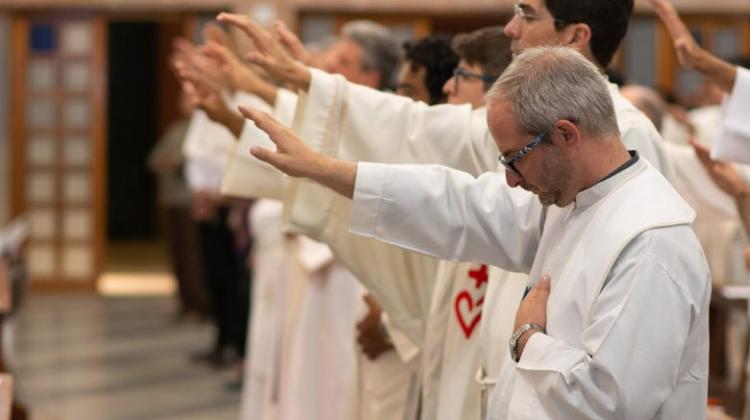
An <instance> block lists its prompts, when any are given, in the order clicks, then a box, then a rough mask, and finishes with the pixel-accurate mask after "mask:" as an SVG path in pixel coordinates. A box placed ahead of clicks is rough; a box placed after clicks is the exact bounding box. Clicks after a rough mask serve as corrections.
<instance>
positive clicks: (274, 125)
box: [239, 106, 322, 177]
mask: <svg viewBox="0 0 750 420" xmlns="http://www.w3.org/2000/svg"><path fill="white" fill-rule="evenodd" d="M239 110H240V113H241V114H242V115H243V116H245V118H248V119H251V120H252V121H253V122H254V123H255V125H257V126H258V128H260V129H261V130H263V131H265V132H266V133H267V134H268V136H269V137H270V138H271V141H273V142H274V144H276V151H275V152H274V151H271V150H268V149H264V148H262V147H253V148H252V149H251V150H250V153H252V155H253V156H255V157H256V158H258V159H260V160H262V161H264V162H268V163H270V164H271V165H273V166H275V167H276V168H278V169H279V170H281V171H282V172H284V173H285V174H287V175H291V176H295V177H308V176H310V175H312V172H313V166H314V165H315V164H316V163H317V162H318V161H319V160H320V159H321V158H322V156H321V155H318V154H316V153H315V152H313V151H312V149H310V148H309V147H308V146H307V145H306V144H304V143H303V142H302V141H301V140H300V139H299V138H298V137H297V135H296V134H294V132H293V131H292V130H291V129H289V128H287V127H285V126H284V125H283V124H281V123H280V122H278V121H277V120H276V119H274V118H273V117H272V116H270V115H268V114H266V113H265V112H261V111H258V110H256V109H253V108H249V107H245V106H240V107H239Z"/></svg>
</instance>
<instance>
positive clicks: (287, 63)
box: [257, 0, 669, 419]
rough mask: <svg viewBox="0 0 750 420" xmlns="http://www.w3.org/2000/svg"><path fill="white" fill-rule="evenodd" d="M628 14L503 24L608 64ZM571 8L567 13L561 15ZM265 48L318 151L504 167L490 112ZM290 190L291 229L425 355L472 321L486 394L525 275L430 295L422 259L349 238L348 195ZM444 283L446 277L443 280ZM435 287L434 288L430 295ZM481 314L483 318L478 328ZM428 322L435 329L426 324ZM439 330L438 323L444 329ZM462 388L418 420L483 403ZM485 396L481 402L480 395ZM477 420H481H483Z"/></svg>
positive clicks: (532, 5)
mask: <svg viewBox="0 0 750 420" xmlns="http://www.w3.org/2000/svg"><path fill="white" fill-rule="evenodd" d="M632 9H633V2H632V1H631V0H547V1H546V2H542V1H535V2H532V1H525V2H521V3H519V5H518V7H517V8H516V10H520V11H519V12H517V13H518V15H514V17H513V18H512V19H511V21H510V22H509V23H508V27H507V28H506V34H508V35H509V36H510V37H511V39H512V40H513V43H512V46H513V50H514V51H516V52H520V51H521V49H522V47H528V46H533V45H540V44H541V45H544V44H553V45H569V46H571V47H573V48H576V49H579V50H581V51H582V52H583V54H584V55H585V56H586V57H588V58H589V59H590V60H591V61H592V62H594V63H595V64H596V65H597V66H598V67H599V68H600V69H603V68H604V67H606V65H607V64H609V61H610V60H611V57H612V55H613V54H614V52H615V50H616V49H617V46H618V45H619V43H620V41H621V40H622V37H623V36H624V34H625V32H626V29H627V23H628V19H629V17H630V15H631V14H632ZM568 11H570V14H565V15H564V16H563V13H564V12H565V13H567V12H568ZM522 12H526V13H525V14H523V13H522ZM532 12H533V14H532ZM553 12H554V16H558V15H559V16H560V18H558V19H557V21H555V19H556V18H555V17H553ZM568 22H575V23H568ZM261 49H262V51H261V52H260V53H259V60H257V64H259V65H261V66H264V67H265V68H266V70H267V71H269V72H270V73H271V74H273V75H274V76H275V77H277V78H279V79H282V80H287V81H289V82H290V83H291V84H292V85H293V86H295V87H296V88H297V89H300V90H303V91H305V92H307V96H306V98H305V102H304V103H303V104H302V106H300V107H299V108H298V111H299V112H300V113H299V114H298V115H297V117H298V122H299V124H298V125H297V126H296V131H297V133H298V134H300V135H301V137H302V138H303V139H304V140H305V141H306V142H307V143H308V144H310V145H312V146H313V147H314V148H315V149H316V150H323V151H325V153H328V154H331V155H333V156H337V157H339V158H344V159H350V160H355V161H359V160H367V161H375V162H392V163H439V164H444V165H447V166H450V167H453V168H457V169H460V170H463V171H466V172H469V173H471V174H472V175H474V176H478V175H480V174H482V173H484V172H487V171H493V170H496V169H497V168H498V162H497V161H496V160H495V158H494V157H493V155H495V156H496V154H497V147H496V146H495V144H494V142H493V141H492V139H491V137H490V135H489V130H488V128H487V123H486V119H485V115H484V110H481V109H480V110H471V109H470V108H469V107H466V106H464V107H457V106H446V105H443V106H436V107H426V106H423V105H420V104H418V103H413V102H408V101H406V100H404V99H403V98H397V97H395V96H392V95H387V94H381V93H378V92H374V91H372V90H368V89H364V88H362V87H360V86H356V85H353V84H350V83H346V82H345V81H343V80H341V79H337V78H335V77H333V76H330V75H326V74H324V73H321V72H319V71H316V70H313V69H307V68H305V67H304V66H300V65H298V64H296V63H294V62H293V61H292V60H290V59H289V58H288V57H285V56H284V54H283V51H280V50H278V49H275V48H274V47H273V46H267V48H261ZM261 57H262V58H261ZM602 77H603V76H602ZM462 81H463V80H461V81H459V84H460V83H461V82H462ZM608 86H609V91H610V95H611V96H612V99H613V102H614V105H615V112H616V115H617V120H618V125H619V127H620V131H621V134H622V139H623V141H624V142H625V144H626V145H627V146H628V148H630V149H635V150H638V151H639V153H640V155H641V157H642V158H645V159H646V160H648V161H649V162H650V163H651V164H652V165H654V166H655V167H657V168H658V169H660V170H662V171H663V172H665V174H668V173H669V167H668V164H667V161H666V159H665V157H664V153H663V151H662V147H661V143H660V142H661V139H660V137H659V135H658V133H657V132H656V130H655V128H654V127H653V125H652V124H651V123H650V122H649V121H648V120H647V118H646V117H645V116H644V115H643V114H642V113H640V112H639V111H638V110H637V109H635V107H633V106H632V104H630V103H629V102H628V101H626V100H625V99H624V98H622V97H621V96H620V95H619V92H618V91H617V88H616V86H614V85H612V84H610V85H608ZM292 184H293V187H292V190H291V191H292V194H289V195H288V196H287V200H286V201H285V205H286V215H287V218H288V219H287V221H288V222H289V227H290V228H292V229H293V230H296V231H299V232H303V233H305V234H308V235H310V236H312V237H314V238H317V239H319V240H322V241H324V242H326V243H329V244H330V245H331V247H332V249H334V250H335V252H336V253H337V255H338V256H339V257H340V258H341V259H342V261H344V262H345V263H346V264H347V266H348V267H350V268H352V269H353V271H355V272H356V273H357V275H358V277H359V278H360V280H362V281H363V283H365V284H367V287H368V289H370V290H371V291H372V292H373V294H374V295H375V296H376V297H377V298H378V300H379V301H380V302H381V303H382V304H383V307H384V309H385V311H386V312H387V313H388V314H389V316H390V320H391V322H393V323H396V324H398V325H400V326H402V330H403V331H404V332H405V333H406V334H407V336H408V337H409V338H410V339H411V340H412V341H414V343H416V344H417V347H418V348H419V349H420V350H421V351H424V352H426V353H433V352H434V351H435V350H436V349H435V348H431V347H430V346H429V345H427V344H426V343H428V342H431V339H430V338H429V337H431V336H440V335H441V334H442V335H444V334H445V329H446V328H452V326H454V325H457V324H459V323H460V321H461V320H462V319H463V320H464V321H465V322H466V321H467V320H468V322H466V325H468V326H469V327H471V328H468V329H467V331H471V332H472V333H473V331H474V329H473V328H474V327H475V328H476V330H477V331H478V332H479V339H480V340H481V345H480V347H481V350H480V361H479V367H478V372H477V375H476V377H477V380H478V381H479V383H480V384H481V385H482V386H483V387H484V388H485V389H487V390H489V389H491V388H492V386H493V385H494V380H495V378H496V377H497V374H498V372H499V371H500V366H501V365H502V362H503V360H504V358H505V357H506V355H507V353H508V351H507V344H505V343H507V342H508V338H509V337H510V335H511V332H512V331H511V329H512V326H513V317H514V315H515V309H516V307H517V305H518V296H520V295H521V294H522V293H523V290H524V287H525V281H523V279H525V275H523V274H512V273H508V272H506V271H504V270H500V269H497V268H495V267H488V268H485V270H483V271H481V272H480V273H477V274H478V275H477V278H478V279H479V280H477V281H476V284H478V285H482V286H483V287H486V291H485V292H484V298H482V299H481V300H478V299H476V298H475V297H472V300H469V299H468V298H467V299H464V300H461V301H457V300H452V299H450V298H449V296H451V294H450V293H444V294H443V295H439V294H435V295H432V294H431V290H432V284H434V283H432V282H434V281H435V280H434V279H435V277H433V280H430V277H429V276H428V275H427V274H429V272H430V270H429V269H424V267H428V266H429V264H428V263H427V262H426V261H425V260H424V259H423V258H422V257H420V256H418V255H415V254H411V253H397V252H396V251H395V250H394V249H392V248H391V247H387V246H383V245H382V244H377V243H376V242H374V241H371V240H368V239H364V238H359V237H354V236H353V235H350V234H349V233H348V229H349V217H350V203H349V202H348V201H347V200H345V199H342V198H340V197H337V196H336V195H335V194H333V193H331V192H330V191H328V190H326V189H324V188H320V187H319V186H317V185H315V184H314V183H311V182H309V181H307V180H297V179H295V180H293V181H292ZM362 255H364V256H366V257H365V258H362ZM404 261H406V262H407V264H408V265H409V266H410V267H411V268H409V270H406V271H403V270H397V269H395V268H394V267H396V266H397V264H395V263H394V262H400V263H401V264H404ZM389 270H390V271H389ZM433 272H434V271H433ZM383 273H388V275H383ZM415 273H416V274H415ZM441 274H442V273H441ZM437 279H438V281H439V279H440V276H438V278H437ZM488 280H489V281H488ZM439 289H440V287H438V286H435V290H439ZM464 296H465V295H464ZM477 302H482V303H483V305H481V306H480V305H479V304H478V303H477ZM404 308H406V309H404ZM435 308H443V311H442V312H438V313H437V314H433V313H432V312H431V310H432V309H435ZM467 308H473V309H474V311H473V312H469V313H468V315H470V317H468V318H467V317H464V318H459V315H458V314H462V315H464V316H465V315H467V311H466V310H467ZM478 308H481V311H478V310H477V309H478ZM434 315H439V316H434ZM478 315H481V320H482V322H478V323H476V324H474V321H475V320H478V319H479V317H478ZM425 317H426V318H427V319H429V320H430V321H431V324H432V325H433V327H434V328H425V324H424V322H423V319H424V318H425ZM432 320H435V321H432ZM438 325H443V327H442V329H441V328H438V327H437V326H438ZM443 351H444V350H443V349H437V352H436V353H434V354H432V355H425V354H423V355H422V358H423V360H424V359H434V360H433V361H432V362H430V361H429V360H428V362H427V363H426V362H423V364H424V365H426V367H425V369H427V370H429V371H430V372H433V373H426V375H427V377H431V378H435V377H437V376H438V374H439V372H440V367H439V364H438V362H435V361H436V360H437V361H440V360H446V359H445V356H446V354H445V353H443V356H435V354H437V355H440V354H441V352H443ZM456 351H458V350H456ZM430 363H431V364H432V365H430ZM443 366H445V364H443ZM466 366H467V368H471V367H469V365H466ZM461 387H462V385H460V384H456V385H454V386H450V384H443V386H441V387H440V388H438V389H435V390H432V391H429V392H423V396H422V403H423V406H422V408H423V410H422V417H421V418H422V419H434V418H437V416H438V413H443V412H447V410H441V409H438V408H437V407H440V406H441V405H442V404H446V401H453V402H454V403H456V404H453V405H457V404H458V405H463V406H476V404H477V400H476V399H470V398H469V399H466V400H465V401H460V402H457V401H455V400H456V398H455V396H456V395H460V394H461V393H462V391H459V390H458V389H459V388H461ZM485 395H486V394H485ZM435 401H437V402H435ZM479 401H480V403H479V404H481V401H482V400H481V399H479ZM457 417H459V415H455V416H454V417H453V418H457ZM482 417H483V416H482V415H481V414H480V415H479V417H478V418H482ZM445 418H450V417H445ZM461 418H471V417H470V416H467V417H461Z"/></svg>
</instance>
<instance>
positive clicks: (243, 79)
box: [201, 42, 277, 106]
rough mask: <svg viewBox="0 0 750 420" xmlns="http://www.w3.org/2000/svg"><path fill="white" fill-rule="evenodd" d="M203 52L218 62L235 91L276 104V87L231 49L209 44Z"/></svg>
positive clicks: (212, 43)
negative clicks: (253, 95) (250, 94)
mask: <svg viewBox="0 0 750 420" xmlns="http://www.w3.org/2000/svg"><path fill="white" fill-rule="evenodd" d="M201 52H202V53H203V54H205V55H206V56H208V57H211V58H212V59H213V60H214V61H216V63H217V65H218V66H219V69H220V70H221V71H222V73H223V74H224V77H225V78H226V79H227V81H228V82H229V84H230V85H231V86H232V87H233V89H234V90H240V91H243V92H248V93H252V94H255V95H257V96H259V97H260V98H261V99H263V100H264V101H265V102H266V103H268V104H269V105H272V106H273V104H274V103H275V102H276V92H277V88H276V86H274V85H272V84H271V83H269V82H267V81H265V80H263V78H262V77H260V76H259V75H258V74H257V73H256V72H255V71H253V69H252V68H250V66H248V65H247V64H245V63H244V62H242V60H240V58H239V57H237V55H236V54H234V52H232V51H231V50H230V49H229V48H227V47H225V46H223V45H219V44H216V43H214V42H209V43H207V44H206V45H204V46H203V47H202V48H201Z"/></svg>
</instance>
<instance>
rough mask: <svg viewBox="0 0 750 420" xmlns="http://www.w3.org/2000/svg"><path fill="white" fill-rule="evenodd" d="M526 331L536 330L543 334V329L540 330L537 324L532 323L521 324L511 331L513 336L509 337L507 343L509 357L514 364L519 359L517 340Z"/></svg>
mask: <svg viewBox="0 0 750 420" xmlns="http://www.w3.org/2000/svg"><path fill="white" fill-rule="evenodd" d="M528 330H536V331H539V332H540V333H542V334H544V333H545V331H544V328H542V327H541V326H540V325H538V324H534V323H531V322H530V323H528V324H523V325H521V326H520V327H518V329H517V330H515V331H513V335H511V336H510V342H509V343H508V344H509V345H510V357H511V359H513V361H514V362H516V363H518V359H520V356H519V355H518V339H519V338H521V336H522V335H524V333H526V331H528Z"/></svg>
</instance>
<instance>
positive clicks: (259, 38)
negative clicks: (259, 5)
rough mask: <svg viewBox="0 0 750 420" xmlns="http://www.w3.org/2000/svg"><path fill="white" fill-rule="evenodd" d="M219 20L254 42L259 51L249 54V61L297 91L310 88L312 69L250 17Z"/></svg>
mask: <svg viewBox="0 0 750 420" xmlns="http://www.w3.org/2000/svg"><path fill="white" fill-rule="evenodd" d="M217 19H218V20H219V21H220V22H224V23H227V24H230V25H233V26H236V27H237V28H238V29H240V30H241V31H242V32H244V33H245V34H246V35H247V36H248V37H249V38H250V40H251V41H253V44H254V45H255V48H256V49H257V51H253V52H251V53H249V54H248V56H247V59H248V61H250V62H251V63H253V64H257V65H258V66H260V67H261V68H263V69H264V70H265V71H266V72H267V73H268V74H269V75H270V76H271V77H273V78H275V79H278V80H279V81H282V82H286V83H290V84H292V86H294V88H295V89H302V90H307V89H308V88H309V86H310V77H311V76H310V69H308V68H307V66H305V65H304V64H303V63H300V62H299V61H297V60H295V59H294V58H293V57H292V56H291V55H290V54H289V53H288V52H287V51H286V49H285V48H284V47H283V46H282V45H281V43H280V42H279V41H277V40H276V39H275V38H274V36H273V35H272V34H271V33H269V32H268V31H267V30H265V29H264V28H262V27H261V26H260V25H258V24H257V23H256V22H254V21H253V20H252V19H251V18H250V17H249V16H246V15H241V14H234V13H221V14H219V16H218V18H217Z"/></svg>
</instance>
